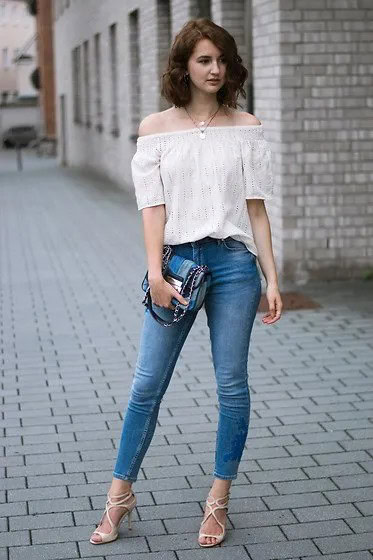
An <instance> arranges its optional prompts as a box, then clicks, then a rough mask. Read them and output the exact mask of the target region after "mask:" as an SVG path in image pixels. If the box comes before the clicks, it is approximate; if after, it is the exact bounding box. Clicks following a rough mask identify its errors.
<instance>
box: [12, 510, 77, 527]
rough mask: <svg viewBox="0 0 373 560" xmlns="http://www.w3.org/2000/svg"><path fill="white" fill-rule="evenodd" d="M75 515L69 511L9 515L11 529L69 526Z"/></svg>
mask: <svg viewBox="0 0 373 560" xmlns="http://www.w3.org/2000/svg"><path fill="white" fill-rule="evenodd" d="M73 521H74V520H73V516H72V514H71V513H70V512H69V513H58V514H56V513H50V514H48V513H45V514H43V515H35V514H34V515H22V516H18V517H9V528H10V530H11V531H19V530H20V529H42V528H46V527H48V528H49V527H69V526H72V525H73V524H74V522H73Z"/></svg>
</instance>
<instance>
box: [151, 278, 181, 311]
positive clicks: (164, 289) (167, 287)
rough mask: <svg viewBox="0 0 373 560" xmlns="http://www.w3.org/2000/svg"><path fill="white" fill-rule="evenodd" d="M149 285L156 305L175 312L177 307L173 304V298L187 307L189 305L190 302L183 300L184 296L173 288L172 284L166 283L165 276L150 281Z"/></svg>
mask: <svg viewBox="0 0 373 560" xmlns="http://www.w3.org/2000/svg"><path fill="white" fill-rule="evenodd" d="M149 285H150V296H151V298H152V302H153V303H154V305H158V306H160V307H167V308H168V309H172V310H174V309H175V307H176V306H175V305H173V304H172V303H171V300H172V298H175V299H177V300H178V301H180V303H183V304H185V305H187V304H188V303H189V302H188V300H186V299H185V298H183V296H182V295H180V294H179V292H178V291H177V290H175V288H173V287H172V286H171V284H169V283H168V282H166V280H165V279H164V278H163V276H162V277H160V278H157V279H154V280H149Z"/></svg>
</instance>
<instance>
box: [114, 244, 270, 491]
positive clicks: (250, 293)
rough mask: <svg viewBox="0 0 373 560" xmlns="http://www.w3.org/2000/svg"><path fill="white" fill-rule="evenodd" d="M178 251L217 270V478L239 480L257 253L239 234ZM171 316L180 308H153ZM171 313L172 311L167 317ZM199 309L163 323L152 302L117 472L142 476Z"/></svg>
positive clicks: (213, 331) (212, 312) (213, 295)
mask: <svg viewBox="0 0 373 560" xmlns="http://www.w3.org/2000/svg"><path fill="white" fill-rule="evenodd" d="M172 248H173V250H174V252H175V253H176V254H178V255H181V256H183V257H185V258H188V259H191V260H193V261H194V262H196V263H197V264H206V265H207V266H208V267H209V269H210V271H211V273H212V274H211V284H210V286H209V288H208V290H207V292H206V296H205V301H204V307H205V310H206V315H207V324H208V327H209V331H210V340H211V352H212V357H213V365H214V371H215V378H216V384H217V389H216V393H217V396H218V405H219V406H218V408H219V419H218V429H217V434H216V447H215V468H214V472H213V475H214V477H215V478H220V479H223V480H233V479H235V478H237V472H238V467H239V463H240V460H241V457H242V453H243V450H244V446H245V442H246V438H247V433H248V428H249V420H250V391H249V385H248V372H247V362H248V354H249V343H250V336H251V330H252V327H253V323H254V319H255V315H256V312H257V309H258V306H259V301H260V296H261V282H260V275H259V271H258V268H257V257H256V256H255V255H254V254H253V253H252V252H251V251H249V250H248V249H247V247H246V246H245V245H244V243H241V242H240V241H237V240H235V239H233V238H231V237H226V238H225V239H216V238H211V237H204V238H203V239H200V240H198V241H193V242H188V243H182V244H179V245H172ZM153 307H154V309H155V311H156V312H157V313H158V312H159V314H160V315H161V313H162V314H163V317H164V318H167V320H169V317H172V315H173V312H172V311H171V310H170V309H168V308H165V307H158V306H153ZM167 314H168V317H167ZM197 314H198V311H197V312H195V311H189V312H187V313H186V314H185V315H184V317H183V318H182V319H181V321H179V322H178V323H176V325H173V326H171V327H163V326H162V325H160V324H159V323H157V321H156V320H155V319H154V318H153V317H152V315H151V314H150V313H149V311H148V310H147V309H146V308H145V312H144V322H143V327H142V332H141V337H140V348H139V353H138V358H137V362H136V368H135V374H134V377H133V382H132V388H131V391H130V397H129V401H128V406H127V411H126V414H125V418H124V422H123V429H122V435H121V438H120V444H119V450H118V455H117V460H116V464H115V467H114V471H113V477H114V478H119V479H122V480H130V481H133V482H135V481H136V480H137V476H138V472H139V470H140V466H141V462H142V460H143V458H144V455H145V453H146V451H147V449H148V447H149V445H150V442H151V440H152V437H153V434H154V431H155V427H156V424H157V418H158V413H159V407H160V404H161V401H162V398H163V396H164V394H165V392H166V389H167V387H168V385H169V382H170V380H171V376H172V373H173V371H174V368H175V365H176V362H177V359H178V357H179V354H180V352H181V349H182V347H183V344H184V342H185V340H186V338H187V336H188V333H189V331H190V329H191V327H192V325H193V322H194V320H195V318H196V316H197Z"/></svg>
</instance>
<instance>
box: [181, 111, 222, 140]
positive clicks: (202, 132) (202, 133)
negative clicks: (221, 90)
mask: <svg viewBox="0 0 373 560" xmlns="http://www.w3.org/2000/svg"><path fill="white" fill-rule="evenodd" d="M184 109H185V111H186V112H187V114H188V117H189V118H190V119H191V120H192V121H193V123H194V125H195V126H196V127H197V128H198V130H199V137H200V138H202V140H204V139H205V138H206V133H205V130H206V128H207V127H208V126H209V124H210V122H211V121H212V119H213V118H214V117H215V115H216V113H217V112H218V111H219V109H220V105H219V107H218V108H217V109H216V111H215V113H214V114H213V115H212V117H211V118H210V120H209V121H208V123H207V124H206V126H205V127H204V128H203V125H204V124H205V122H206V121H200V122H199V123H196V121H195V120H194V119H193V117H192V116H191V115H190V114H189V113H188V111H187V109H186V107H184Z"/></svg>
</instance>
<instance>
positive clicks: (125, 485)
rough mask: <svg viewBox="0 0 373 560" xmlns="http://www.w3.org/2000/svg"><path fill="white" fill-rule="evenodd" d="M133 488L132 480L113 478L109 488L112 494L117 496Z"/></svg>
mask: <svg viewBox="0 0 373 560" xmlns="http://www.w3.org/2000/svg"><path fill="white" fill-rule="evenodd" d="M131 490H132V482H131V481H129V480H121V479H119V478H113V480H112V482H111V486H110V490H109V495H110V496H117V495H119V494H126V493H128V492H129V491H131Z"/></svg>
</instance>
